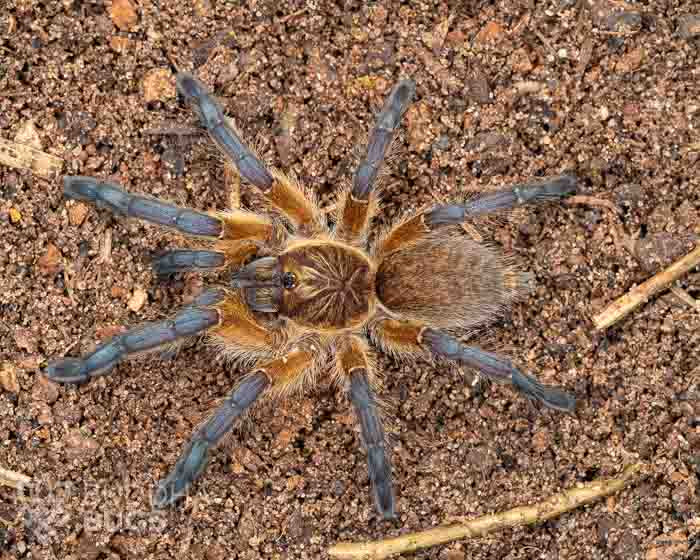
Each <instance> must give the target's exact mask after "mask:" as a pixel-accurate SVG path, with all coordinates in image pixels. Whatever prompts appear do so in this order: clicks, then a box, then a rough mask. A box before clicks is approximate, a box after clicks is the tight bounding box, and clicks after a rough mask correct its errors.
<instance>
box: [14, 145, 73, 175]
mask: <svg viewBox="0 0 700 560" xmlns="http://www.w3.org/2000/svg"><path fill="white" fill-rule="evenodd" d="M0 163H2V164H3V165H7V166H8V167H14V168H16V169H29V170H30V171H32V172H34V173H36V174H37V175H41V176H42V177H45V178H47V179H49V178H51V177H52V176H53V175H54V174H57V173H60V172H61V169H63V160H62V159H61V158H59V157H56V156H53V155H51V154H47V153H46V152H42V151H41V150H37V149H36V148H32V147H31V146H28V145H26V144H19V143H18V142H12V141H10V140H4V139H2V138H0Z"/></svg>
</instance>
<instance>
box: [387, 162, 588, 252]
mask: <svg viewBox="0 0 700 560" xmlns="http://www.w3.org/2000/svg"><path fill="white" fill-rule="evenodd" d="M576 184H577V180H576V177H574V176H573V175H561V176H559V177H553V178H550V179H545V180H542V181H538V182H533V183H527V184H523V185H514V186H511V187H509V188H507V189H503V190H499V191H494V192H490V193H485V194H482V195H479V196H477V197H474V198H473V199H471V200H469V201H467V202H465V203H462V204H459V203H454V204H442V205H438V206H434V207H433V208H431V209H429V210H426V211H424V212H419V213H418V214H415V215H414V216H412V217H410V218H408V219H406V220H404V221H403V222H401V223H399V224H397V225H396V226H394V227H393V228H392V229H391V230H390V231H389V232H388V234H387V235H386V236H384V237H383V238H382V239H381V240H380V241H379V243H378V244H377V246H376V249H375V252H376V253H377V254H378V255H388V254H389V253H391V252H392V251H395V250H397V249H400V248H402V247H404V246H406V245H409V244H410V243H412V242H414V241H417V240H418V239H420V238H422V237H425V236H426V235H428V234H429V233H431V232H433V231H435V230H438V229H439V228H443V227H446V226H459V225H462V224H464V223H465V222H468V220H470V219H474V218H477V217H479V216H482V215H484V214H490V213H495V212H499V211H506V210H511V209H513V208H516V207H517V206H521V205H523V204H543V203H546V202H552V201H555V200H561V199H563V198H566V197H567V196H570V195H572V194H574V193H575V192H576V190H577V186H576Z"/></svg>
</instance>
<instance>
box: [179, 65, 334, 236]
mask: <svg viewBox="0 0 700 560" xmlns="http://www.w3.org/2000/svg"><path fill="white" fill-rule="evenodd" d="M177 89H178V91H179V92H180V93H181V94H182V95H183V97H184V98H185V99H186V100H187V101H188V102H189V103H190V105H192V106H193V107H194V109H195V111H196V112H197V114H198V115H199V119H200V122H201V124H202V126H203V127H204V128H205V129H206V130H207V132H208V133H209V136H210V137H211V139H212V140H213V141H214V143H215V144H216V145H217V147H218V148H219V149H220V150H221V152H222V153H223V154H224V155H225V156H226V157H227V158H228V159H230V160H231V161H232V162H233V163H234V164H235V165H236V168H237V169H238V172H239V173H240V174H241V176H242V177H243V178H244V179H245V180H246V181H248V182H249V183H250V184H252V185H254V186H255V187H257V188H258V189H260V191H262V193H263V194H264V195H265V196H266V197H267V200H268V201H269V202H270V203H271V204H272V205H273V206H274V207H275V208H277V209H278V210H279V211H280V212H282V213H283V214H284V215H285V216H286V217H287V218H288V219H289V221H290V222H291V223H292V224H293V225H294V226H295V227H296V228H298V229H301V230H303V232H304V233H307V234H313V233H318V232H320V231H323V230H325V229H326V222H325V218H324V216H323V214H322V213H321V210H320V209H319V208H318V206H317V205H316V203H315V202H314V201H313V200H311V199H309V197H307V196H306V194H305V193H304V192H303V190H302V189H301V188H300V186H299V185H297V184H296V183H295V181H292V180H291V179H289V178H288V177H287V176H285V175H284V174H283V173H280V172H277V171H270V170H268V169H267V167H266V166H265V164H264V163H263V162H262V161H261V160H260V158H259V157H258V156H257V155H256V154H255V153H254V152H253V150H251V149H250V148H249V147H248V146H247V145H246V144H245V142H243V140H242V139H241V137H240V134H239V133H238V131H237V130H236V129H235V128H234V127H233V126H232V124H231V122H230V121H229V119H227V118H226V116H225V115H224V111H223V109H222V108H221V106H220V105H219V103H218V102H217V101H216V100H215V99H214V97H213V96H212V95H211V94H210V93H209V92H208V91H207V90H206V88H205V87H204V84H202V82H200V81H199V80H197V79H196V78H195V77H194V76H192V75H191V74H188V73H186V72H180V73H179V74H178V75H177Z"/></svg>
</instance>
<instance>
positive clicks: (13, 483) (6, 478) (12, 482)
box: [0, 467, 32, 489]
mask: <svg viewBox="0 0 700 560" xmlns="http://www.w3.org/2000/svg"><path fill="white" fill-rule="evenodd" d="M31 481H32V479H31V478H29V477H28V476H27V475H25V474H21V473H18V472H15V471H8V470H7V469H3V468H2V467H0V484H2V485H3V486H9V487H10V488H14V489H17V488H21V487H22V486H26V485H27V484H29V483H30V482H31Z"/></svg>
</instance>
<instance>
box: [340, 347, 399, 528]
mask: <svg viewBox="0 0 700 560" xmlns="http://www.w3.org/2000/svg"><path fill="white" fill-rule="evenodd" d="M337 360H338V365H337V367H338V370H339V373H340V375H341V376H342V377H343V378H344V379H345V382H346V385H347V386H348V394H349V397H350V401H351V402H352V405H353V409H354V410H355V417H356V418H357V421H358V423H359V425H360V433H361V434H362V443H363V445H364V447H365V449H366V451H367V470H368V473H369V480H370V485H371V487H372V494H373V495H374V503H375V505H376V508H377V511H378V512H379V513H380V514H381V515H382V516H383V517H384V519H393V518H394V517H395V516H396V513H395V497H394V486H393V482H392V474H391V462H390V460H389V453H388V449H387V446H386V440H385V437H384V428H383V426H382V415H381V409H380V405H379V401H378V399H377V396H376V391H375V388H374V387H373V384H372V379H373V376H372V365H371V362H370V360H369V359H368V356H367V348H366V344H365V343H364V342H363V341H362V340H361V339H359V338H356V337H351V338H348V339H346V340H345V343H344V344H342V345H341V348H340V350H339V352H338V358H337Z"/></svg>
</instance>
